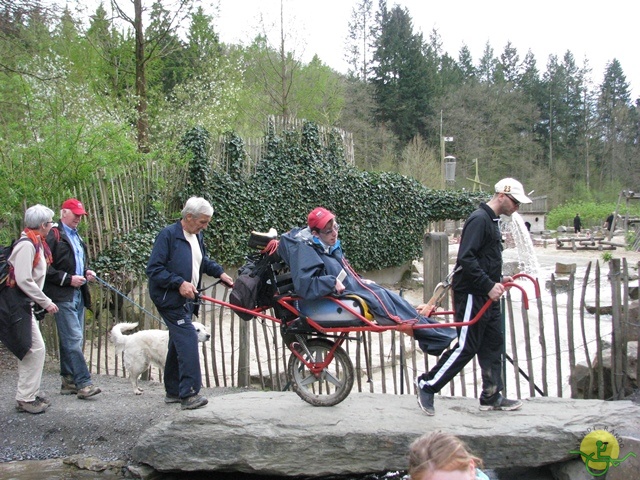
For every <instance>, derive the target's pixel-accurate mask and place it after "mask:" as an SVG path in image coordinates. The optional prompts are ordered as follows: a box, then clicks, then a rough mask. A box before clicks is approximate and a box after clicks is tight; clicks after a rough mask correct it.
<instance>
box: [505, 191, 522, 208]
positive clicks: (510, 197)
mask: <svg viewBox="0 0 640 480" xmlns="http://www.w3.org/2000/svg"><path fill="white" fill-rule="evenodd" d="M505 195H507V194H506V193H505ZM507 198H508V199H509V200H511V201H512V202H513V203H514V205H515V206H516V207H519V206H520V202H519V201H518V200H516V199H515V198H513V197H512V196H511V195H507Z"/></svg>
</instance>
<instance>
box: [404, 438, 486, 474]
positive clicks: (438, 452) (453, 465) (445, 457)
mask: <svg viewBox="0 0 640 480" xmlns="http://www.w3.org/2000/svg"><path fill="white" fill-rule="evenodd" d="M481 466H482V460H481V459H480V458H478V457H476V456H475V455H472V454H471V453H469V451H468V450H467V447H466V445H465V444H464V442H462V440H460V439H459V438H458V437H456V436H455V435H452V434H450V433H445V432H431V433H427V434H425V435H423V436H421V437H420V438H418V439H417V440H414V442H413V443H412V444H411V447H410V450H409V471H408V473H409V476H410V477H411V480H489V477H487V476H486V475H485V474H484V472H482V471H481V470H480V468H479V467H481Z"/></svg>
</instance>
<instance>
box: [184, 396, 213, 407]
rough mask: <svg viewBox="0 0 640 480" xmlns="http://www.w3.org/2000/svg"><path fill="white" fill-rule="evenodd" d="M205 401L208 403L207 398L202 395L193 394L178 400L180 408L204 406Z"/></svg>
mask: <svg viewBox="0 0 640 480" xmlns="http://www.w3.org/2000/svg"><path fill="white" fill-rule="evenodd" d="M207 403H209V400H207V399H206V398H205V397H203V396H202V395H193V396H192V397H187V398H185V399H183V400H180V404H181V408H182V410H195V409H196V408H200V407H204V406H205V405H206V404H207Z"/></svg>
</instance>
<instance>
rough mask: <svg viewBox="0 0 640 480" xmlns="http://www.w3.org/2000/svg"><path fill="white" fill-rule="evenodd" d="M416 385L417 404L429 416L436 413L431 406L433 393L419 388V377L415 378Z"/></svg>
mask: <svg viewBox="0 0 640 480" xmlns="http://www.w3.org/2000/svg"><path fill="white" fill-rule="evenodd" d="M416 387H417V388H418V405H419V406H420V408H421V409H422V411H423V412H424V413H426V414H427V415H429V416H430V417H432V416H434V415H435V414H436V409H435V407H434V406H433V401H434V394H433V393H431V392H427V391H425V390H423V389H422V388H420V377H418V378H416Z"/></svg>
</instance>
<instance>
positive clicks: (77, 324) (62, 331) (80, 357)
mask: <svg viewBox="0 0 640 480" xmlns="http://www.w3.org/2000/svg"><path fill="white" fill-rule="evenodd" d="M56 305H58V313H56V314H55V318H56V325H57V326H58V339H59V342H60V375H62V376H63V377H73V383H75V384H76V387H78V388H83V387H86V386H87V385H91V383H92V382H91V374H90V373H89V369H88V368H87V362H86V360H85V359H84V354H83V353H82V346H83V344H84V299H83V298H82V293H81V292H80V289H79V288H76V289H75V292H74V294H73V301H72V302H59V303H56Z"/></svg>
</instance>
